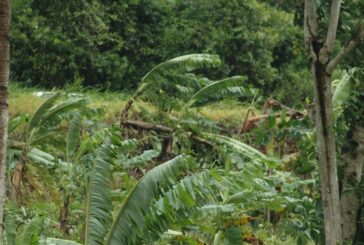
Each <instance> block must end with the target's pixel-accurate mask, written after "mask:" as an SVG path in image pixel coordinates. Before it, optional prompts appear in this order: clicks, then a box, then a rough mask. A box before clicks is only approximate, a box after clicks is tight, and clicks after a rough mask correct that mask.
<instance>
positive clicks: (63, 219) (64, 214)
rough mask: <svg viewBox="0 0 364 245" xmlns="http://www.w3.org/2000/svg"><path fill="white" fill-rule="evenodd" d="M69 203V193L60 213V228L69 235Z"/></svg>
mask: <svg viewBox="0 0 364 245" xmlns="http://www.w3.org/2000/svg"><path fill="white" fill-rule="evenodd" d="M69 204H70V195H67V196H66V198H65V200H64V201H63V207H62V209H61V214H60V218H59V219H60V225H59V227H60V229H61V232H62V234H64V235H68V234H69V232H68V222H67V220H68V209H69Z"/></svg>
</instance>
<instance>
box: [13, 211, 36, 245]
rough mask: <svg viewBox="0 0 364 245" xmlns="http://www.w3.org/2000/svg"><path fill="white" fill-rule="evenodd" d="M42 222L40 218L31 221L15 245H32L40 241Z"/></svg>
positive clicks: (17, 238) (18, 236)
mask: <svg viewBox="0 0 364 245" xmlns="http://www.w3.org/2000/svg"><path fill="white" fill-rule="evenodd" d="M39 225H40V220H39V218H38V217H35V218H33V219H32V220H30V221H29V222H28V223H27V224H26V225H25V226H24V228H23V231H22V232H21V233H20V234H19V235H17V237H16V240H15V245H32V244H35V242H37V240H38V232H39Z"/></svg>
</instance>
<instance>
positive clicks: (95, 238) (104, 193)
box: [85, 139, 113, 245]
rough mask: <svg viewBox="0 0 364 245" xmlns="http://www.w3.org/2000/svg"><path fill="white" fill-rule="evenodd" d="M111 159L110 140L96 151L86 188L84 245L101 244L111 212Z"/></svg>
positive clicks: (109, 221) (110, 219)
mask: <svg viewBox="0 0 364 245" xmlns="http://www.w3.org/2000/svg"><path fill="white" fill-rule="evenodd" d="M112 157H113V152H112V146H111V143H110V139H107V140H106V142H105V143H104V144H102V145H101V147H99V148H98V149H97V152H96V157H95V160H94V166H93V170H92V173H91V180H90V184H89V188H88V198H87V216H86V238H85V242H86V244H90V245H95V244H103V242H104V237H105V235H106V233H107V229H108V225H109V224H110V223H111V221H112V217H111V211H112V203H111V193H110V180H111V161H112Z"/></svg>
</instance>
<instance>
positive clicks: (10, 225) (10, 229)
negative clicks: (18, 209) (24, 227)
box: [0, 210, 16, 245]
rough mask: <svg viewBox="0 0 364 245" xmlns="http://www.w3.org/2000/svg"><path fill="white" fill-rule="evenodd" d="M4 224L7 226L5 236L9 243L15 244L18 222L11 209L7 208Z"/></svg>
mask: <svg viewBox="0 0 364 245" xmlns="http://www.w3.org/2000/svg"><path fill="white" fill-rule="evenodd" d="M4 221H5V222H4V226H5V234H6V236H5V238H6V243H5V244H7V245H13V244H15V238H16V224H15V215H14V213H13V212H12V211H11V210H6V212H5V220H4ZM0 237H1V236H0Z"/></svg>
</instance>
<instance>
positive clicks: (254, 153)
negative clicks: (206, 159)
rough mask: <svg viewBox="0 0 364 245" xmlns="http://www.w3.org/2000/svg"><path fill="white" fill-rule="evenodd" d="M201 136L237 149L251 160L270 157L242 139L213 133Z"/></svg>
mask: <svg viewBox="0 0 364 245" xmlns="http://www.w3.org/2000/svg"><path fill="white" fill-rule="evenodd" d="M201 136H202V137H203V138H205V139H207V140H210V141H212V142H215V143H217V144H221V145H225V146H227V147H229V148H231V149H233V150H235V151H236V152H237V153H239V154H242V155H243V156H245V157H247V158H249V159H251V160H267V159H268V157H267V156H266V155H265V154H263V153H261V152H260V151H258V150H257V149H255V148H254V147H251V146H250V145H247V144H245V143H243V142H241V141H238V140H236V139H233V138H230V137H227V136H223V135H218V134H211V133H201Z"/></svg>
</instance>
